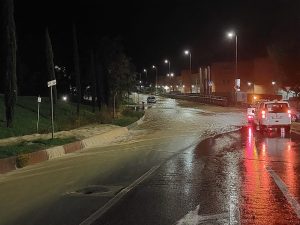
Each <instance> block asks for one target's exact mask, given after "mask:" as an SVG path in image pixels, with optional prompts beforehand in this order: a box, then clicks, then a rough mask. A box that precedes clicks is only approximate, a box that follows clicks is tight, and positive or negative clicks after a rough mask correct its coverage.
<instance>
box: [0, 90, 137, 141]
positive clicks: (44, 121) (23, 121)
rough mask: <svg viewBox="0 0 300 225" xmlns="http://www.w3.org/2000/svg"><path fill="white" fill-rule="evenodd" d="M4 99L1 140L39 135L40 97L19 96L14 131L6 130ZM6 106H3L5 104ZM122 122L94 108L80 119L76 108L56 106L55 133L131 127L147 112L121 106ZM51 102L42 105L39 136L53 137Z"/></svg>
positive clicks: (86, 108) (0, 110)
mask: <svg viewBox="0 0 300 225" xmlns="http://www.w3.org/2000/svg"><path fill="white" fill-rule="evenodd" d="M3 102H4V96H3V95H0V116H1V117H0V139H2V138H8V137H16V136H23V135H28V134H34V133H37V111H38V108H37V107H38V104H37V97H35V96H18V98H17V104H16V107H15V113H14V122H13V128H7V127H6V121H5V107H4V104H3ZM1 103H2V104H1ZM119 112H122V113H119V115H118V118H117V119H113V118H112V112H111V110H110V109H108V108H106V107H103V108H102V109H101V111H100V112H99V111H97V112H95V113H94V112H92V106H90V105H83V104H81V105H80V115H79V117H78V116H77V113H76V104H74V103H70V102H64V101H61V100H60V101H57V104H56V106H55V118H54V130H55V132H57V131H62V130H71V129H75V128H78V127H81V126H85V125H88V124H92V123H100V124H115V125H119V126H127V125H129V124H131V123H133V122H135V121H136V120H138V119H139V118H141V117H142V116H143V112H141V111H135V108H134V107H131V108H127V107H126V106H121V107H120V109H119ZM51 132H52V127H51V108H50V100H49V99H48V98H46V97H44V98H42V102H41V103H40V120H39V132H38V133H40V134H43V133H51Z"/></svg>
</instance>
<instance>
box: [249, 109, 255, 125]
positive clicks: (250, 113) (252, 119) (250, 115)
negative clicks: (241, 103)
mask: <svg viewBox="0 0 300 225" xmlns="http://www.w3.org/2000/svg"><path fill="white" fill-rule="evenodd" d="M254 116H255V107H254V106H251V105H249V106H248V108H247V121H248V123H253V121H254Z"/></svg>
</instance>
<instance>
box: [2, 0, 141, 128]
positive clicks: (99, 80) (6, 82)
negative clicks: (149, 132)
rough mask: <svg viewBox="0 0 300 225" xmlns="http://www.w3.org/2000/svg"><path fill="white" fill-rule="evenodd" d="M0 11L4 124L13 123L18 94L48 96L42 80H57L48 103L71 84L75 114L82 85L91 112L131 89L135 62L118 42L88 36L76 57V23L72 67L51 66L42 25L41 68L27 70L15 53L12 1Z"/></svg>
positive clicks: (52, 57) (4, 2) (51, 55)
mask: <svg viewBox="0 0 300 225" xmlns="http://www.w3.org/2000/svg"><path fill="white" fill-rule="evenodd" d="M1 9H2V18H1V33H2V35H1V37H0V39H1V54H0V72H1V74H0V76H1V79H2V81H3V82H2V87H1V90H2V91H3V92H4V100H5V101H4V102H5V117H6V126H7V127H12V126H13V118H14V109H15V105H16V101H17V95H18V94H19V93H18V92H20V93H21V94H33V93H34V92H35V93H34V94H37V95H38V94H40V95H48V94H49V93H50V92H49V91H47V81H50V80H54V79H56V80H57V86H54V88H53V97H54V98H53V99H54V105H55V104H56V102H57V99H58V95H59V94H62V93H64V94H66V92H69V91H70V86H72V87H74V91H73V98H72V99H73V101H74V102H76V104H77V107H76V111H77V115H78V116H79V113H80V105H81V103H82V100H83V93H84V92H85V90H86V89H87V88H88V89H89V93H90V95H91V102H90V103H91V105H92V107H93V111H94V112H95V111H96V110H98V111H100V110H101V109H102V108H103V107H109V108H115V106H116V104H117V102H118V101H119V100H121V99H122V97H123V96H124V95H125V94H126V93H129V92H130V91H131V90H132V88H133V87H134V85H135V66H134V65H133V63H132V62H131V59H130V58H129V57H128V56H127V55H126V53H125V52H124V50H123V47H122V45H121V42H120V41H119V40H118V39H111V38H107V37H106V38H91V41H90V44H89V46H88V47H87V46H84V47H85V54H82V56H81V55H80V51H79V47H80V42H79V40H78V31H77V27H76V24H73V25H72V39H71V38H70V39H71V40H70V41H72V49H73V51H72V56H73V57H72V58H73V59H72V64H73V66H72V68H68V72H65V67H64V73H60V72H59V71H57V70H56V64H55V63H54V61H55V54H54V53H53V46H52V40H51V31H50V30H49V29H48V28H47V27H45V31H44V40H43V46H44V50H43V51H41V52H42V55H41V56H42V58H43V60H42V61H44V63H42V65H44V66H42V67H43V68H42V69H40V71H34V72H32V71H30V70H29V69H28V67H27V66H26V64H25V63H23V62H22V60H19V59H20V57H19V55H18V54H17V50H18V48H17V35H16V33H17V32H16V25H15V20H14V1H13V0H2V1H1ZM18 47H19V46H18ZM17 78H18V79H17ZM83 78H84V79H83ZM37 92H38V93H37ZM47 92H48V93H47ZM54 108H55V107H54ZM113 112H114V113H115V111H113Z"/></svg>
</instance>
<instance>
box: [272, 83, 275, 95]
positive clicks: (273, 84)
mask: <svg viewBox="0 0 300 225" xmlns="http://www.w3.org/2000/svg"><path fill="white" fill-rule="evenodd" d="M275 85H276V82H275V81H272V86H273V92H274V94H276V91H275Z"/></svg>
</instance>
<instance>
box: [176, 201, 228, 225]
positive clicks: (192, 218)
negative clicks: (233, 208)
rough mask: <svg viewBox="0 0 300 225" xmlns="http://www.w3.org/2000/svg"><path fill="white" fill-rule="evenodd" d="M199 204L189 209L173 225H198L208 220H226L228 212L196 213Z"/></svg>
mask: <svg viewBox="0 0 300 225" xmlns="http://www.w3.org/2000/svg"><path fill="white" fill-rule="evenodd" d="M199 208H200V205H198V206H197V207H196V209H195V210H193V211H190V212H189V213H188V214H186V215H185V216H184V217H183V218H182V219H180V220H178V221H177V222H176V223H175V225H198V224H200V223H203V222H207V221H210V220H228V216H229V215H228V213H221V214H215V215H198V211H199Z"/></svg>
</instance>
